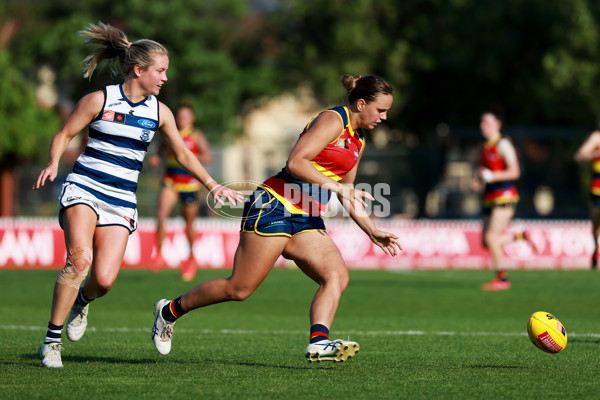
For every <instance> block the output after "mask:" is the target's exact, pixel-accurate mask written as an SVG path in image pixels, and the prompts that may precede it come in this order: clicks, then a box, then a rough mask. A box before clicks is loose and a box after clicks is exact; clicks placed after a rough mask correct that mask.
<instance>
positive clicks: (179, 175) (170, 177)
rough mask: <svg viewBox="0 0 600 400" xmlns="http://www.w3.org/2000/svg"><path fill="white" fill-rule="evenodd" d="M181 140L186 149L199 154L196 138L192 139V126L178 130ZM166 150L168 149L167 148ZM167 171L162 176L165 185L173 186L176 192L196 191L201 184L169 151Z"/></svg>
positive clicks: (196, 154)
mask: <svg viewBox="0 0 600 400" xmlns="http://www.w3.org/2000/svg"><path fill="white" fill-rule="evenodd" d="M179 133H180V134H181V138H182V139H183V142H184V143H185V145H186V146H187V148H188V149H190V150H191V151H192V153H194V155H195V156H196V157H198V155H199V154H200V149H199V148H198V144H197V143H196V140H194V134H193V133H194V131H193V127H192V126H188V127H186V128H183V129H182V130H180V131H179ZM167 151H168V149H167ZM166 164H167V171H166V172H165V176H164V178H163V182H164V183H165V185H167V186H169V187H171V188H173V190H175V191H176V192H197V191H198V190H200V188H201V187H202V185H201V184H200V182H199V181H198V180H197V179H196V178H194V177H193V176H192V175H190V174H189V173H188V172H187V171H186V170H185V169H183V168H182V167H181V165H179V163H178V162H177V160H175V157H173V155H172V154H171V152H170V151H169V157H168V158H167V163H166Z"/></svg>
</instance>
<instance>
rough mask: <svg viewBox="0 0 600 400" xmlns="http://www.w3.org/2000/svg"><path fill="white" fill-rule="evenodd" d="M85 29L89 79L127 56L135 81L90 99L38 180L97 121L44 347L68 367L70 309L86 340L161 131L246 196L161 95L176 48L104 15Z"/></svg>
mask: <svg viewBox="0 0 600 400" xmlns="http://www.w3.org/2000/svg"><path fill="white" fill-rule="evenodd" d="M79 34H80V35H81V36H82V37H84V38H86V39H87V40H86V43H88V44H93V45H95V46H96V47H95V49H94V50H93V52H92V54H90V55H89V56H88V57H86V58H85V60H84V72H85V73H84V77H86V78H87V77H91V75H92V73H93V72H94V70H95V69H96V67H97V66H98V65H99V64H101V63H103V62H111V61H117V62H118V68H119V70H120V72H121V73H122V74H123V75H124V76H125V81H124V82H123V83H122V84H119V85H110V86H106V87H105V88H104V89H102V90H98V91H95V92H92V93H90V94H88V95H86V96H84V97H83V98H81V100H80V101H79V102H78V104H77V106H76V107H75V109H74V110H73V112H72V113H71V115H70V116H69V118H68V119H67V120H66V121H65V123H64V125H63V127H62V128H61V129H60V130H59V131H58V132H57V133H56V135H55V136H54V138H53V139H52V144H51V145H50V156H49V162H48V166H47V167H46V168H44V169H43V170H42V172H41V173H40V175H39V177H38V179H37V181H36V183H35V184H34V187H33V188H34V189H39V188H40V187H41V186H44V184H45V182H46V180H50V181H51V182H53V181H54V179H55V178H56V175H57V170H58V164H59V161H60V158H61V156H62V155H63V153H64V151H65V149H66V147H67V145H68V144H69V142H70V141H71V140H72V139H73V138H74V137H75V135H77V133H78V132H81V131H82V130H83V129H84V128H85V127H86V126H87V127H88V130H89V140H88V142H87V145H86V149H85V151H84V153H83V154H81V155H80V156H79V158H78V159H77V161H76V163H75V165H74V167H73V172H72V173H71V174H69V175H68V176H67V178H66V181H65V183H64V184H63V188H62V192H61V195H60V197H59V204H60V212H59V222H60V225H61V227H62V228H63V230H64V234H65V244H66V250H67V260H66V264H65V266H64V268H63V269H62V270H61V271H60V273H59V275H58V278H57V280H56V283H55V285H54V295H53V299H52V311H51V317H50V322H49V323H48V331H47V334H46V338H45V339H44V344H43V345H42V346H40V348H39V350H38V354H39V356H40V358H41V359H42V365H43V366H44V367H52V368H60V367H62V366H63V364H62V358H61V350H62V339H61V338H62V330H63V323H64V321H65V319H66V318H67V316H68V317H69V319H68V322H67V337H68V338H69V339H70V340H71V341H77V340H79V339H81V337H82V336H83V334H84V333H85V330H86V327H87V314H88V309H89V303H90V302H91V301H92V300H94V299H97V298H99V297H102V296H104V295H105V294H106V293H108V291H109V290H110V289H111V287H112V286H113V284H114V283H115V280H116V279H117V274H118V272H119V269H120V268H121V264H122V262H123V257H124V255H125V248H126V246H127V241H128V238H129V235H130V234H131V233H133V231H135V229H136V228H137V204H136V195H135V192H136V189H137V179H138V175H139V173H140V170H141V169H142V161H143V160H144V157H145V155H146V151H147V150H148V146H149V144H150V141H151V140H152V138H153V136H154V134H155V133H156V131H157V130H159V131H160V133H161V134H162V136H163V139H164V140H165V142H166V144H167V146H168V147H169V149H170V150H171V152H172V153H173V154H174V155H175V157H176V158H177V160H178V162H179V163H181V164H182V165H184V166H185V168H186V169H188V170H189V171H190V172H191V173H192V175H194V177H196V178H197V179H198V180H199V181H200V182H203V183H204V185H205V186H207V188H208V189H209V190H211V191H212V193H213V195H214V196H215V198H216V199H218V201H220V202H222V199H221V197H225V198H227V199H229V200H230V201H232V202H233V203H235V201H236V200H241V196H240V194H239V193H238V192H235V191H232V190H230V189H227V188H225V187H223V186H220V185H218V184H217V183H216V182H215V181H214V180H213V179H212V178H211V177H210V175H209V174H208V172H206V170H205V169H204V167H202V164H200V162H199V161H198V159H197V158H196V156H195V155H194V154H193V153H192V152H191V151H190V150H189V149H188V148H187V147H186V146H185V144H184V142H183V140H182V139H181V136H180V135H179V132H178V131H177V125H176V123H175V118H174V117H173V113H172V112H171V110H169V108H168V107H167V106H165V105H164V104H162V103H161V102H159V101H158V99H157V98H156V96H157V95H158V94H159V92H160V89H161V87H162V85H163V84H164V83H165V82H166V81H167V69H168V68H169V57H168V53H167V49H166V48H165V47H164V46H163V45H161V44H160V43H157V42H155V41H153V40H148V39H141V40H138V41H136V42H134V43H131V42H129V41H128V40H127V36H126V35H125V34H124V33H123V32H122V31H120V30H119V29H116V28H114V27H112V26H110V25H105V24H103V23H99V24H98V25H92V24H90V25H89V27H88V28H87V29H85V30H83V31H81V32H79ZM88 271H90V276H89V277H88V278H87V279H86V277H87V275H88ZM84 280H85V283H84V285H83V287H82V286H81V284H82V283H83V282H84ZM69 310H70V312H69Z"/></svg>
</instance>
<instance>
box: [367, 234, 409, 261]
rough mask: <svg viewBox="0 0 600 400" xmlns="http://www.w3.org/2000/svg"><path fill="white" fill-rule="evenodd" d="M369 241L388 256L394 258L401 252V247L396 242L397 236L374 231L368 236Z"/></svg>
mask: <svg viewBox="0 0 600 400" xmlns="http://www.w3.org/2000/svg"><path fill="white" fill-rule="evenodd" d="M369 237H370V238H371V241H372V242H373V243H375V244H376V245H377V246H378V247H379V248H380V249H381V250H383V252H384V253H385V254H387V255H389V256H392V257H394V256H396V255H398V254H400V252H402V246H401V245H400V242H398V236H396V235H394V234H393V233H389V232H384V231H380V230H376V231H374V232H373V233H371V234H370V235H369Z"/></svg>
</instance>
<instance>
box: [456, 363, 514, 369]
mask: <svg viewBox="0 0 600 400" xmlns="http://www.w3.org/2000/svg"><path fill="white" fill-rule="evenodd" d="M465 368H478V369H522V368H526V367H524V366H522V365H497V364H473V365H465Z"/></svg>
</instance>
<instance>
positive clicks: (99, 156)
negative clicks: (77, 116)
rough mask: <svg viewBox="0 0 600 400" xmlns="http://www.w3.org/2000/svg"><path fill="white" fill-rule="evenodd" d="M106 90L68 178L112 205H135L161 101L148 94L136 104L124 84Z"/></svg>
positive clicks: (155, 128) (156, 124)
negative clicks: (81, 151)
mask: <svg viewBox="0 0 600 400" xmlns="http://www.w3.org/2000/svg"><path fill="white" fill-rule="evenodd" d="M103 90H104V105H103V106H102V110H101V111H100V113H99V114H98V116H97V117H96V118H95V119H94V120H93V121H92V122H91V123H90V124H89V140H88V143H87V146H86V148H85V151H84V152H83V153H82V154H81V155H80V156H79V158H77V161H76V162H75V165H74V167H73V172H72V173H70V174H69V175H68V176H67V179H66V181H67V182H70V183H73V184H75V185H77V186H80V187H81V188H83V189H84V190H86V191H88V192H89V193H91V194H93V195H94V196H95V197H96V198H98V199H99V200H102V201H104V202H106V203H108V204H112V205H115V206H121V207H130V208H135V207H136V204H137V199H136V195H135V191H136V189H137V181H138V175H139V173H140V171H141V170H142V162H143V161H144V157H145V156H146V152H147V150H148V146H149V144H150V141H151V140H152V138H153V137H154V133H155V132H156V130H157V129H158V121H159V115H158V110H159V106H158V100H157V99H156V97H154V96H148V97H146V98H145V99H144V100H142V101H140V102H138V103H133V102H131V101H130V100H129V99H128V98H127V97H126V96H125V94H124V93H123V87H122V85H112V86H106V87H105V88H104V89H103Z"/></svg>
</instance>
